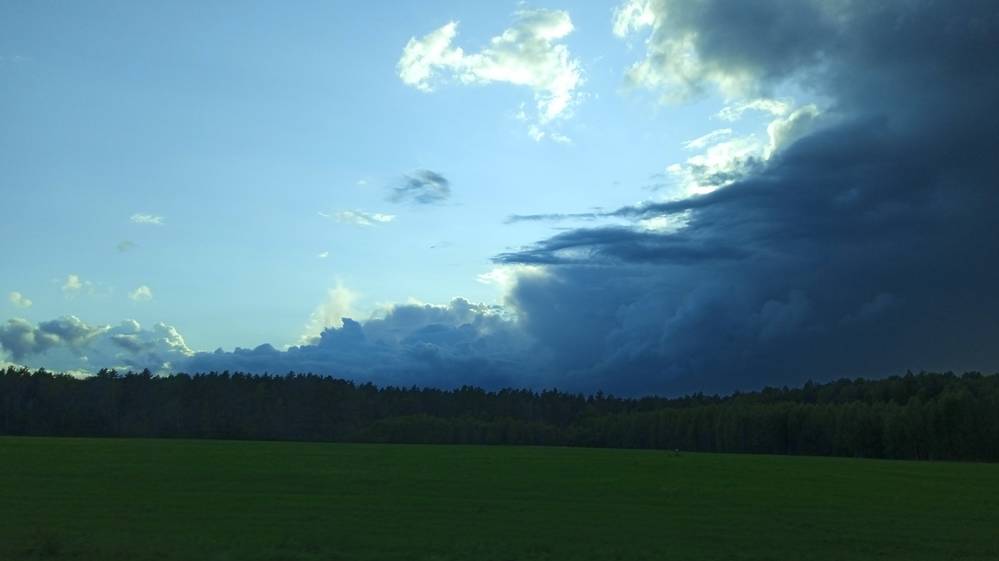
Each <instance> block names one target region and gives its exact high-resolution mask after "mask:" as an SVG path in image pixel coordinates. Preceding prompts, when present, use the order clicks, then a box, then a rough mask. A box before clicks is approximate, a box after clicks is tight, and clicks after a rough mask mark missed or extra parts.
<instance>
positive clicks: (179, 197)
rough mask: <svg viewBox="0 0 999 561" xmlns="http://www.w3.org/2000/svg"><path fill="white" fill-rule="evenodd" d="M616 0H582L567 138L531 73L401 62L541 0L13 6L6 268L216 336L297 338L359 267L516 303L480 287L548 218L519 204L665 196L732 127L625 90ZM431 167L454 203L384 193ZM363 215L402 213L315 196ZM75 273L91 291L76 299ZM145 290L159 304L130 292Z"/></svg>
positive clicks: (227, 340) (386, 286)
mask: <svg viewBox="0 0 999 561" xmlns="http://www.w3.org/2000/svg"><path fill="white" fill-rule="evenodd" d="M614 6H615V4H614V3H610V2H608V3H598V2H594V3H586V4H584V5H575V6H572V9H571V12H570V15H571V21H572V24H573V26H574V28H575V29H574V30H573V32H572V33H571V34H570V35H569V36H568V37H566V39H565V41H564V44H565V45H566V46H567V47H568V49H569V52H570V53H571V56H572V57H573V58H574V59H576V60H577V61H578V62H579V66H580V73H581V76H582V79H583V80H584V83H583V84H582V85H581V86H579V88H578V96H579V101H578V105H577V106H575V107H574V108H573V115H572V117H570V118H566V119H564V122H560V123H559V127H560V130H561V131H562V133H563V134H565V135H566V136H569V137H571V139H572V143H571V144H560V143H557V142H551V141H548V140H544V139H543V140H542V141H540V142H536V141H534V140H533V139H532V138H531V137H530V136H529V135H528V131H527V129H528V125H526V124H525V123H523V122H521V121H519V120H517V119H516V114H517V112H518V111H519V109H520V107H521V104H526V106H527V108H528V109H530V108H531V106H532V105H533V103H534V102H533V97H532V91H531V89H530V88H528V87H523V86H516V85H510V84H491V85H460V84H444V85H441V86H439V87H438V88H437V89H436V91H434V92H433V93H424V92H421V91H418V90H417V89H414V88H412V87H408V86H407V85H406V84H404V83H403V82H402V81H401V80H400V78H399V76H398V71H397V63H398V61H399V59H400V55H401V54H402V51H403V48H404V46H405V45H406V44H407V41H409V39H410V38H413V37H417V38H418V37H421V36H423V35H425V34H427V33H429V32H431V31H433V30H435V29H437V28H439V27H441V26H442V25H444V24H447V23H448V22H450V21H458V22H460V24H459V35H458V37H457V39H456V44H458V45H461V46H463V47H464V48H465V49H466V50H468V51H473V50H476V49H479V48H481V47H482V46H483V45H485V44H486V43H487V42H488V40H489V38H490V37H493V36H496V35H498V34H500V33H501V32H502V31H503V30H504V29H507V28H508V27H510V26H511V25H512V24H513V23H514V21H515V18H516V16H515V12H516V11H518V10H527V9H530V8H529V7H528V6H521V5H518V4H516V3H501V2H498V3H475V4H468V3H458V2H452V3H447V2H435V3H429V4H427V3H419V4H411V5H399V6H397V5H395V4H394V3H392V4H389V3H382V4H379V3H372V4H370V5H361V6H350V7H349V8H348V7H347V6H346V5H344V4H336V3H326V2H320V3H302V4H298V5H296V6H295V7H294V9H289V7H288V6H281V5H278V4H274V3H258V4H242V3H241V4H239V5H237V4H228V5H227V4H213V5H210V6H194V5H190V4H188V5H185V4H176V5H171V6H159V7H156V8H151V7H150V6H140V5H137V4H134V3H129V2H120V3H113V2H112V3H105V2H101V3H96V4H90V5H83V4H78V5H68V6H63V7H61V8H60V9H59V10H53V9H52V7H51V6H46V5H44V4H38V5H31V4H22V5H18V4H7V5H5V7H4V8H3V10H4V12H5V15H4V17H3V18H0V19H2V21H3V22H4V23H2V24H0V25H2V26H3V29H2V33H0V53H3V54H4V56H5V59H4V60H5V62H4V63H3V67H2V70H0V71H2V72H3V74H4V80H3V82H4V84H5V87H4V88H3V90H2V93H0V103H2V105H3V107H4V109H3V113H4V118H3V120H4V122H5V126H4V127H3V131H2V132H0V153H2V156H0V157H2V158H3V165H2V167H0V185H2V186H3V191H4V198H5V199H6V200H7V202H8V204H7V205H6V206H7V207H8V209H9V210H10V211H15V212H8V215H7V220H5V221H4V224H3V225H2V226H0V228H2V229H3V231H2V232H0V233H2V235H4V237H5V238H7V239H10V238H12V237H17V239H18V242H19V243H17V244H16V247H15V248H14V249H15V252H16V253H14V254H13V255H10V254H8V256H7V258H6V259H5V260H4V261H3V264H2V268H3V269H2V275H0V276H2V278H3V279H4V280H3V284H4V286H3V288H4V289H6V290H5V292H11V291H18V292H21V293H23V294H25V295H26V296H27V297H28V298H30V299H31V300H32V302H33V306H32V307H31V308H29V309H15V308H14V307H13V305H12V304H11V303H10V302H9V301H7V300H6V299H5V301H4V303H3V306H5V308H6V309H5V310H4V312H5V313H6V314H7V315H17V316H20V317H26V318H29V319H39V320H40V319H45V318H49V317H54V316H57V315H64V314H75V315H77V316H79V317H83V318H87V319H88V320H89V321H92V322H104V323H109V322H115V321H118V320H120V319H121V318H123V317H128V318H135V319H137V320H139V321H140V322H142V323H144V324H145V323H150V322H155V321H167V322H168V323H171V324H173V325H176V326H178V328H179V329H181V331H182V332H183V333H184V334H185V336H186V338H187V340H188V343H189V344H191V345H192V346H193V347H195V348H200V349H212V348H215V347H219V346H222V347H227V348H228V347H233V346H237V345H241V346H251V345H256V344H258V343H259V342H261V341H275V342H286V343H290V342H294V341H295V340H296V339H297V338H298V336H299V335H300V333H299V332H300V331H301V330H302V328H303V325H304V324H305V323H306V321H307V320H308V318H309V314H310V313H311V312H312V310H313V309H314V308H315V307H316V306H317V305H319V303H320V302H321V301H323V300H324V298H325V294H326V291H327V290H328V289H329V288H331V287H334V286H336V285H337V283H338V282H339V283H341V284H342V286H344V287H347V288H348V289H350V290H352V291H354V292H355V293H356V294H357V299H356V300H355V303H354V306H353V307H354V312H355V313H358V314H362V315H367V314H370V313H371V312H372V311H374V309H375V308H376V307H378V306H380V305H384V304H390V303H394V302H406V301H408V300H409V299H417V300H420V301H424V302H430V303H443V302H447V301H448V300H450V299H451V298H452V297H455V296H462V297H465V298H468V299H470V300H473V301H485V302H497V301H499V299H500V298H501V296H502V294H501V291H500V290H498V289H497V288H496V287H494V286H488V285H485V284H483V283H481V282H478V281H477V277H478V275H481V274H483V273H487V272H488V271H489V270H491V269H492V268H493V265H492V264H491V263H490V258H491V257H492V256H493V255H495V254H497V253H499V252H501V251H505V250H509V249H511V248H515V247H517V246H520V245H524V244H527V243H530V242H532V241H534V240H536V239H538V238H539V237H543V236H544V235H546V234H547V233H549V232H550V227H549V226H547V225H543V226H532V225H524V224H519V225H505V224H504V220H505V218H506V217H507V216H508V215H511V214H517V213H536V212H551V211H561V210H567V209H566V208H565V207H566V206H568V210H580V211H585V210H587V209H589V208H590V207H594V206H604V207H608V208H613V207H617V206H621V205H623V204H630V203H634V202H637V201H639V200H642V199H644V198H648V197H649V196H650V193H649V191H648V190H646V189H644V187H645V186H647V185H649V184H651V183H654V182H655V180H654V179H650V176H652V175H653V174H655V173H660V172H662V171H663V170H664V169H665V167H666V165H667V164H669V163H672V162H675V161H680V160H682V159H683V158H684V157H685V154H684V152H683V150H682V147H681V143H682V142H683V141H684V140H688V139H690V138H694V137H697V136H700V135H701V134H703V133H704V132H707V130H710V129H711V128H714V124H713V123H712V122H711V120H710V116H711V115H712V114H713V112H716V111H717V110H718V109H720V107H721V105H720V101H717V100H712V99H710V98H709V99H705V100H698V102H696V103H692V104H686V105H683V106H682V107H669V108H665V107H660V106H658V105H657V104H656V99H655V97H654V96H651V95H648V94H647V93H644V92H640V91H632V92H628V91H626V90H627V87H626V85H625V83H624V81H623V72H624V70H625V69H626V67H627V66H628V65H629V64H631V63H632V62H634V61H635V60H636V58H637V57H638V56H639V54H640V49H636V46H635V45H634V44H631V45H629V42H628V41H623V40H621V39H620V38H618V37H615V36H614V35H613V33H612V29H611V18H612V10H613V8H614ZM545 7H546V8H550V9H559V8H568V7H569V6H567V5H566V6H560V5H548V6H545ZM632 43H635V42H632ZM640 46H641V45H640V42H639V43H638V47H640ZM14 57H17V58H16V60H15V59H14ZM8 58H9V59H11V60H8ZM420 169H429V170H434V171H437V172H439V173H441V174H443V175H445V176H446V177H447V179H448V180H449V181H450V183H451V186H452V189H453V196H452V197H451V198H450V200H448V201H446V203H445V204H442V205H438V206H433V207H431V208H417V207H414V206H413V205H405V204H402V205H400V204H393V203H390V202H388V201H386V200H385V196H386V190H387V189H389V188H391V186H392V185H394V184H395V183H396V182H397V181H399V179H400V178H401V177H403V176H404V175H406V174H409V173H412V172H414V170H420ZM345 210H362V211H365V212H372V213H374V212H380V213H385V214H392V215H395V216H396V218H395V220H394V221H393V222H391V223H388V224H384V225H378V226H374V227H358V226H353V225H350V224H341V223H337V222H336V221H335V220H328V219H323V218H322V217H321V216H319V215H318V214H317V213H319V212H324V213H330V214H335V213H337V212H342V211H345ZM135 214H148V215H151V216H157V217H162V225H150V224H136V223H133V222H131V221H130V217H132V216H133V215H135ZM39 222H44V223H46V224H49V225H50V227H45V228H39V227H38V224H39ZM26 231H30V232H31V234H30V235H24V234H22V232H26ZM122 242H132V243H133V244H134V246H133V247H131V249H129V250H128V251H124V252H121V251H118V249H117V246H118V244H119V243H122ZM326 252H328V257H326V258H325V259H320V258H317V256H318V255H320V254H322V253H326ZM70 274H75V275H78V276H79V277H80V278H81V279H83V281H84V282H90V283H93V294H89V293H87V294H78V295H75V296H72V297H68V296H67V295H66V294H64V293H63V291H62V290H61V287H62V285H63V284H64V281H65V278H66V277H67V276H68V275H70ZM400 281H403V282H400ZM139 286H148V287H150V289H151V291H152V294H153V298H152V299H151V300H149V301H146V302H139V303H137V302H134V301H132V300H130V299H129V298H128V297H127V296H128V293H130V292H131V291H133V290H134V289H136V288H137V287H139ZM82 292H88V291H86V290H85V291H82Z"/></svg>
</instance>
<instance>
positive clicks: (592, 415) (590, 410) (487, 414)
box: [0, 368, 999, 461]
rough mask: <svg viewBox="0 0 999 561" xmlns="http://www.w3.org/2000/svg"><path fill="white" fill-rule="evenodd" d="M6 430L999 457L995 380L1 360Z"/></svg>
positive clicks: (998, 386) (973, 376)
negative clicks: (77, 367) (244, 369)
mask: <svg viewBox="0 0 999 561" xmlns="http://www.w3.org/2000/svg"><path fill="white" fill-rule="evenodd" d="M0 434H4V435H39V436H40V435H48V436H116V437H124V436H127V437H170V438H225V439H259V440H314V441H340V442H401V443H449V444H450V443H454V444H458V443H461V444H539V445H560V446H596V447H627V448H661V449H680V450H690V451H703V452H752V453H765V454H809V455H836V456H855V457H867V458H904V459H920V460H975V461H999V375H982V374H980V373H977V372H971V373H966V374H964V375H962V376H957V375H955V374H953V373H945V374H931V373H921V374H918V375H914V374H912V373H908V374H906V375H905V376H895V377H891V378H886V379H879V380H863V379H857V380H848V379H843V380H838V381H835V382H830V383H825V384H814V383H811V382H809V383H807V384H805V385H804V386H803V387H801V388H766V389H763V390H760V391H755V392H748V393H736V394H733V395H729V396H708V395H701V394H697V395H690V396H685V397H680V398H661V397H644V398H619V397H613V396H609V395H604V394H602V393H597V394H595V395H591V396H583V395H579V394H569V393H562V392H559V391H555V390H549V391H542V392H540V393H538V392H532V391H528V390H501V391H497V392H487V391H485V390H482V389H479V388H474V387H463V388H460V389H455V390H440V389H431V388H416V387H413V388H398V387H382V388H379V387H376V386H374V385H372V384H355V383H352V382H349V381H345V380H339V379H335V378H329V377H323V376H315V375H311V374H309V375H295V374H289V375H287V376H255V375H246V374H241V373H235V374H231V373H229V372H222V373H214V372H213V373H209V374H196V375H187V374H178V375H174V376H169V377H156V376H152V375H151V374H150V373H149V372H148V371H146V372H142V373H137V374H136V373H131V372H129V373H125V374H121V373H118V372H115V371H114V370H102V371H101V372H99V373H98V374H97V375H95V376H92V377H88V378H82V379H80V378H75V377H72V376H68V375H61V374H54V373H50V372H46V371H44V370H38V371H34V372H32V371H29V370H27V369H16V368H7V369H6V370H0Z"/></svg>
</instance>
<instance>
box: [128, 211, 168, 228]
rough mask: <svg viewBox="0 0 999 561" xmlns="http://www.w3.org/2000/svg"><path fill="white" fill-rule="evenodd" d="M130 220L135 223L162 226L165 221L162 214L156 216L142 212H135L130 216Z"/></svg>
mask: <svg viewBox="0 0 999 561" xmlns="http://www.w3.org/2000/svg"><path fill="white" fill-rule="evenodd" d="M129 221H131V222H132V223H133V224H149V225H152V226H162V225H163V223H164V222H163V217H162V216H156V215H155V214H145V213H141V212H138V213H135V214H133V215H132V216H131V218H129Z"/></svg>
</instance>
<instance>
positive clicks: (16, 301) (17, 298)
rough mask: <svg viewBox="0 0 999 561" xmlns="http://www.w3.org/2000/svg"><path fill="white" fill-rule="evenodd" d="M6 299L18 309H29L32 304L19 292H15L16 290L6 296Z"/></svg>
mask: <svg viewBox="0 0 999 561" xmlns="http://www.w3.org/2000/svg"><path fill="white" fill-rule="evenodd" d="M7 298H8V300H10V303H11V304H13V305H14V306H16V307H18V308H30V307H31V304H32V302H31V300H29V299H28V298H27V297H26V296H25V295H23V294H21V293H20V292H17V291H16V290H15V291H14V292H11V293H10V294H9V295H8V296H7Z"/></svg>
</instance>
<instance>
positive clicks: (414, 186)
mask: <svg viewBox="0 0 999 561" xmlns="http://www.w3.org/2000/svg"><path fill="white" fill-rule="evenodd" d="M450 197H451V182H450V181H448V179H447V178H446V177H444V176H443V175H441V174H439V173H437V172H434V171H430V170H425V169H424V170H419V171H416V172H413V173H412V174H411V175H407V176H405V177H403V178H402V180H400V182H399V184H398V185H396V186H395V187H393V188H392V191H391V193H389V197H388V199H389V200H390V201H392V202H394V203H402V202H408V203H413V204H420V205H430V204H437V203H442V202H444V201H446V200H447V199H449V198H450Z"/></svg>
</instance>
